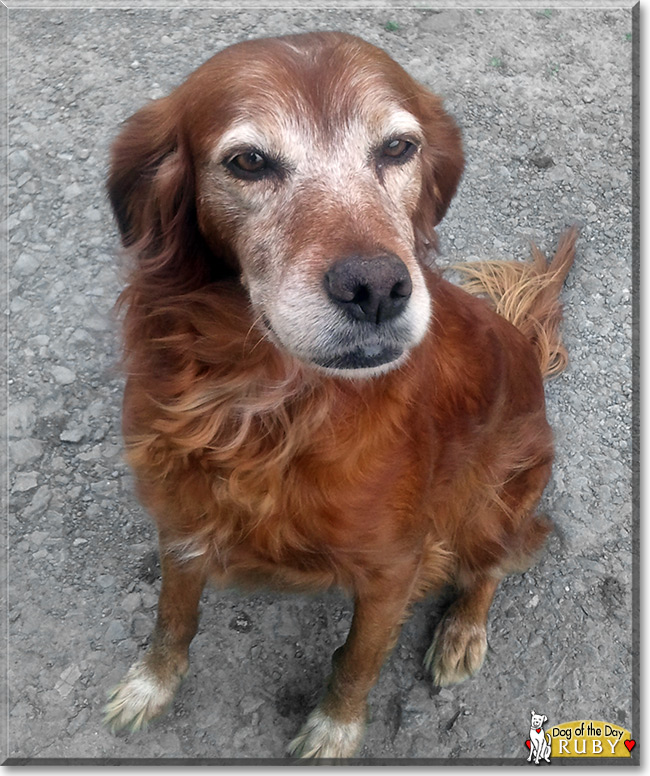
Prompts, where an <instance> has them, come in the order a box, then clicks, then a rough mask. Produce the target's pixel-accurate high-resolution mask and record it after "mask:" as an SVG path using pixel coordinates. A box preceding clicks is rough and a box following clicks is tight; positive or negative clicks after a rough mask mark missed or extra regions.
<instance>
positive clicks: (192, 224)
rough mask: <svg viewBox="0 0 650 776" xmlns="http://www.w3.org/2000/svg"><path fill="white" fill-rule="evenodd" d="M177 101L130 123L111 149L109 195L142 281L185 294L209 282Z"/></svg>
mask: <svg viewBox="0 0 650 776" xmlns="http://www.w3.org/2000/svg"><path fill="white" fill-rule="evenodd" d="M180 114H181V110H180V107H179V106H177V105H176V104H175V102H174V96H173V95H172V96H170V97H163V98H162V99H160V100H155V101H153V102H151V103H149V104H148V105H146V106H145V107H144V108H142V109H141V110H139V111H138V112H137V113H136V114H134V115H133V116H131V118H130V119H128V120H127V121H126V123H125V125H124V127H123V129H122V132H121V133H120V135H119V136H118V137H117V139H116V141H115V142H114V144H113V147H112V149H111V163H110V174H109V178H108V184H107V188H108V195H109V199H110V202H111V205H112V207H113V212H114V213H115V218H116V221H117V225H118V227H119V230H120V234H121V237H122V243H123V244H124V246H125V247H126V248H128V249H129V251H130V252H131V253H132V254H134V255H135V258H136V259H137V268H138V269H139V270H140V271H141V274H142V277H143V279H144V277H149V279H151V280H152V281H154V282H155V283H156V284H157V285H158V287H159V290H160V286H161V285H167V286H168V287H169V288H170V289H172V288H173V289H175V291H181V290H183V289H185V288H191V287H196V286H198V285H200V284H201V283H203V282H205V281H206V279H207V273H208V266H209V263H210V262H209V261H207V260H206V250H207V249H206V246H205V244H204V241H203V239H202V237H201V234H200V232H199V229H198V224H197V217H196V200H195V184H194V169H193V165H192V161H191V156H190V151H189V147H188V144H187V142H186V141H185V139H184V137H183V133H182V131H181V129H180V125H179V117H180Z"/></svg>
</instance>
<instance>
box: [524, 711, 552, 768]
mask: <svg viewBox="0 0 650 776" xmlns="http://www.w3.org/2000/svg"><path fill="white" fill-rule="evenodd" d="M530 714H531V717H532V719H531V721H530V754H529V755H528V762H530V761H531V760H532V759H533V757H534V758H535V765H539V761H540V758H541V759H542V760H546V762H547V763H549V762H550V760H549V757H550V756H551V737H550V736H546V737H545V736H544V728H543V727H542V725H543V724H544V723H545V722H548V717H547V716H545V715H542V714H535V712H534V711H531V712H530Z"/></svg>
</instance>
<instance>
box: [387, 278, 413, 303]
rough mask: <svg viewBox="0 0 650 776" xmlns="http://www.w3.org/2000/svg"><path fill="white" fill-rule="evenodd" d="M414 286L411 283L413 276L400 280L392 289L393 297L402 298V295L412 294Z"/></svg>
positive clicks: (391, 294)
mask: <svg viewBox="0 0 650 776" xmlns="http://www.w3.org/2000/svg"><path fill="white" fill-rule="evenodd" d="M412 290H413V286H412V284H411V278H410V277H409V278H405V279H404V280H399V281H398V282H397V283H395V285H394V286H393V287H392V288H391V290H390V296H391V299H401V298H402V297H409V296H411V292H412Z"/></svg>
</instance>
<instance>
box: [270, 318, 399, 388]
mask: <svg viewBox="0 0 650 776" xmlns="http://www.w3.org/2000/svg"><path fill="white" fill-rule="evenodd" d="M260 322H261V324H262V326H263V328H264V329H265V330H266V334H267V335H268V336H270V339H271V340H272V341H273V342H275V344H276V345H278V346H279V347H283V348H284V347H286V346H285V345H284V343H283V342H282V339H281V337H280V336H279V335H278V334H277V332H276V331H275V330H274V328H273V326H272V325H271V322H270V321H269V319H268V318H267V316H266V315H264V314H262V315H261V316H260ZM406 351H407V348H406V347H405V346H401V345H398V344H396V343H395V342H391V343H385V344H384V343H381V342H377V341H373V342H368V343H365V344H364V343H361V344H356V343H355V344H354V346H352V347H349V348H347V349H344V350H343V349H341V350H338V349H337V350H336V351H335V352H331V353H327V352H322V351H321V352H314V353H309V354H307V353H295V354H294V355H295V356H296V357H297V358H299V359H300V360H301V361H303V362H304V363H306V364H309V365H310V366H315V367H317V368H319V369H324V370H325V371H327V372H330V373H333V374H336V373H340V374H343V375H347V376H350V377H362V376H363V377H365V376H372V375H374V374H381V373H382V372H386V371H388V370H390V369H393V368H394V367H396V366H398V365H399V364H400V363H402V361H403V360H404V357H405V355H406Z"/></svg>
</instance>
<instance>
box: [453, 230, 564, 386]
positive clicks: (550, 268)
mask: <svg viewBox="0 0 650 776" xmlns="http://www.w3.org/2000/svg"><path fill="white" fill-rule="evenodd" d="M577 238H578V229H577V227H572V228H571V229H569V230H567V231H566V232H565V233H564V234H563V235H562V237H561V238H560V242H559V244H558V248H557V251H556V252H555V256H554V257H553V259H552V260H551V262H550V263H549V262H548V261H547V260H546V258H545V256H544V255H543V254H542V252H541V251H540V250H539V248H537V246H536V245H531V253H532V257H531V261H529V262H521V261H478V262H472V263H469V264H458V265H455V266H454V269H455V270H457V271H459V272H461V273H462V274H463V275H464V276H465V280H464V282H462V283H461V285H462V287H463V289H464V290H465V291H467V292H468V293H470V294H474V295H475V296H486V297H487V298H488V300H489V301H490V302H491V304H492V306H493V307H494V309H495V310H496V312H497V313H499V315H502V316H503V317H504V318H505V319H506V320H508V321H510V323H512V324H513V325H514V326H516V327H517V328H518V329H519V330H520V331H521V332H522V333H523V334H524V335H525V336H526V337H527V338H528V339H529V340H530V341H531V342H532V343H533V345H534V347H535V349H536V351H537V356H538V359H539V365H540V369H541V371H542V375H543V376H544V377H553V376H555V375H558V374H560V372H562V371H564V369H565V368H566V365H567V362H568V357H567V351H566V348H565V347H564V344H563V342H562V336H561V333H560V323H561V321H562V305H561V304H560V302H559V301H558V296H559V293H560V289H561V288H562V283H563V282H564V279H565V278H566V276H567V273H568V272H569V269H570V268H571V265H572V264H573V258H574V253H575V243H576V239H577Z"/></svg>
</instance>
